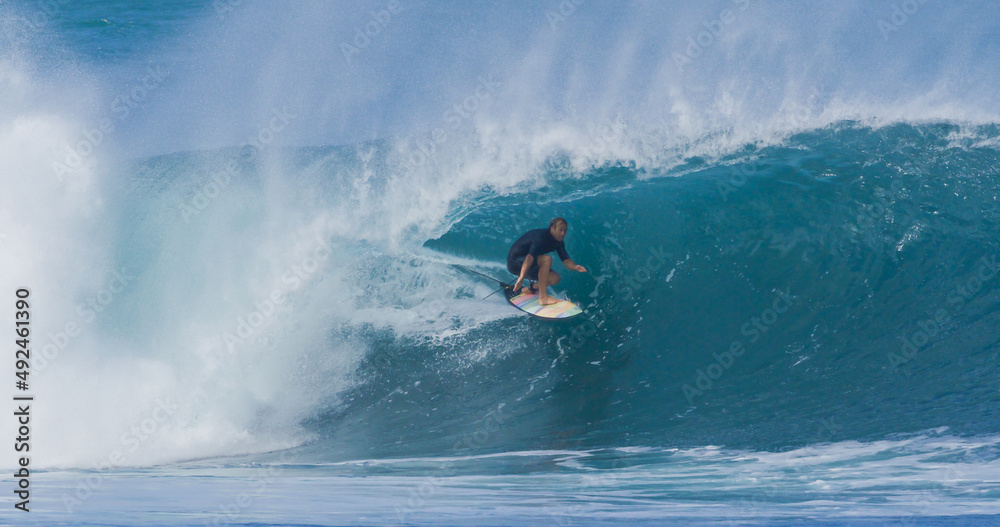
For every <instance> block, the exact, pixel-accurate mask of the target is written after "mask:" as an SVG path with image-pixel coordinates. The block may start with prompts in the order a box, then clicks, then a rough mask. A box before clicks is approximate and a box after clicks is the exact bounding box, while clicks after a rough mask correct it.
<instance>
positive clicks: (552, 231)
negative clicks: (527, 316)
mask: <svg viewBox="0 0 1000 527" xmlns="http://www.w3.org/2000/svg"><path fill="white" fill-rule="evenodd" d="M567 227H568V224H567V223H566V219H565V218H553V219H552V221H550V222H549V228H548V229H532V230H530V231H528V232H526V233H524V235H523V236H521V237H520V238H518V239H517V241H516V242H514V245H511V246H510V251H508V252H507V270H508V271H510V273H511V274H515V275H517V281H516V282H514V286H513V287H514V292H515V293H517V292H519V291H521V289H522V288H524V285H523V284H524V280H525V279H527V280H528V281H529V282H530V285H529V286H528V288H527V289H528V290H530V291H531V292H532V293H536V292H537V293H538V303H539V304H541V305H543V306H548V305H552V304H555V303H556V302H558V300H556V299H554V298H551V297H549V293H548V291H547V290H546V288H547V287H548V286H550V285H556V284H558V283H559V280H561V279H562V277H561V276H559V273H557V272H555V271H553V270H552V257H551V256H549V254H548V253H550V252H552V251H555V252H556V253H557V254H558V255H559V259H560V260H562V263H563V265H565V266H566V268H567V269H571V270H573V271H578V272H581V273H586V272H587V269H585V268H584V267H583V266H582V265H577V264H576V263H575V262H574V261H573V260H571V259H570V257H569V254H567V253H566V247H565V245H563V238H564V237H566V228H567ZM534 282H538V288H537V289H536V288H535V284H534Z"/></svg>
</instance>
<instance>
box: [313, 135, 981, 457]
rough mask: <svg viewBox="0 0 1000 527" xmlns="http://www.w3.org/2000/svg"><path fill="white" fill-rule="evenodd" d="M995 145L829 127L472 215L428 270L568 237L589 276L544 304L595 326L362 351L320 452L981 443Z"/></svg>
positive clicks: (487, 328) (548, 189)
mask: <svg viewBox="0 0 1000 527" xmlns="http://www.w3.org/2000/svg"><path fill="white" fill-rule="evenodd" d="M997 133H998V129H997V128H996V127H993V126H987V127H982V128H975V129H967V128H963V127H960V126H957V125H950V124H928V125H918V126H915V125H893V126H887V127H882V128H877V129H873V128H870V127H866V126H861V125H858V124H855V123H842V124H840V125H837V126H833V127H829V128H826V129H822V130H814V131H810V132H806V133H801V134H797V135H794V136H792V137H790V138H789V139H788V140H787V141H786V142H785V143H784V144H782V145H780V146H768V147H762V148H754V147H747V148H746V149H744V150H742V151H740V152H738V153H734V154H732V155H729V156H725V157H723V158H720V159H717V160H712V161H706V160H705V159H701V158H691V159H688V160H687V162H686V163H685V164H684V165H683V166H682V167H677V168H674V169H672V170H671V171H669V174H664V173H649V172H643V171H639V170H636V169H632V168H628V167H626V166H619V167H609V168H605V169H597V170H591V171H587V172H584V173H583V174H576V173H573V172H571V171H569V170H565V171H564V170H560V169H558V168H553V169H551V170H550V171H549V172H548V173H547V177H548V178H549V184H548V185H547V186H545V187H544V188H543V189H541V190H538V191H534V192H528V193H523V194H516V195H513V196H511V195H505V196H490V195H488V194H486V195H479V196H476V198H475V199H474V201H475V202H476V203H477V205H476V207H475V209H474V210H472V211H470V212H469V213H468V214H465V215H464V216H463V217H462V218H461V220H459V221H456V222H455V223H454V224H453V225H452V226H451V227H450V228H449V229H448V231H447V232H446V233H444V234H443V235H441V236H440V237H438V238H436V239H433V240H429V241H427V242H426V243H425V244H424V245H425V247H427V248H429V249H432V250H434V251H435V253H436V254H439V255H442V256H440V257H441V258H442V259H445V260H447V259H448V258H449V257H459V258H463V259H467V260H473V261H480V262H497V261H498V260H499V259H500V258H502V256H503V252H504V250H505V249H506V247H507V246H508V244H509V243H510V242H511V241H512V239H513V238H515V237H516V236H518V235H519V234H520V233H521V232H522V231H524V230H526V229H528V228H532V227H535V226H544V225H545V224H547V219H548V218H549V217H550V216H555V215H563V216H565V217H567V218H570V234H569V236H568V238H567V240H568V241H567V244H568V247H569V251H570V254H571V256H572V257H573V258H574V260H575V261H577V262H582V263H584V264H585V265H588V266H589V267H590V269H591V271H592V272H591V273H590V274H587V275H581V274H576V273H572V272H564V274H565V275H568V276H566V280H565V281H564V282H563V284H561V285H560V289H563V290H564V291H565V292H566V294H567V295H568V296H569V297H570V298H574V299H582V300H583V304H584V305H585V307H586V312H587V316H588V318H589V320H587V321H585V322H579V323H569V324H563V325H554V324H552V325H547V324H541V323H537V322H534V321H529V320H524V319H518V318H515V319H504V320H503V321H501V322H495V323H490V324H485V325H482V326H477V327H475V328H474V329H470V330H468V331H467V332H465V333H464V334H462V335H460V336H458V335H456V336H452V337H449V338H447V339H445V342H437V340H435V339H430V340H427V341H421V340H410V339H402V340H401V339H399V338H398V337H396V336H395V335H393V334H391V333H378V332H375V333H373V334H372V335H370V336H369V337H368V339H369V340H368V342H369V350H370V351H369V354H368V355H367V356H366V359H365V361H364V363H363V364H362V365H361V366H360V368H361V371H362V372H363V373H362V377H363V378H366V379H368V380H367V381H366V382H364V383H362V384H361V385H358V386H356V387H354V388H352V390H351V391H350V392H349V393H350V395H349V398H350V399H351V400H352V401H353V402H352V403H351V404H350V405H349V406H347V407H346V408H343V409H341V410H339V411H336V412H334V413H333V414H332V415H330V416H322V417H318V418H317V420H316V421H317V425H318V426H320V427H321V428H322V429H323V430H325V431H326V435H327V436H329V437H330V439H329V440H326V441H324V442H323V444H324V448H325V445H334V444H338V443H340V442H341V440H342V439H341V438H342V437H343V436H344V435H345V434H346V436H347V437H349V438H350V439H349V440H346V441H347V442H348V443H350V444H352V445H354V446H357V445H364V449H365V450H367V452H365V453H364V454H361V455H365V456H371V457H381V456H385V455H419V454H426V453H427V452H428V451H441V450H447V449H448V448H450V446H451V445H453V444H454V443H455V442H456V440H459V439H460V438H461V437H462V436H463V434H465V433H466V432H467V431H468V429H469V426H470V423H469V418H470V416H471V417H474V418H478V419H479V420H485V421H483V422H488V421H489V420H490V419H496V418H497V417H498V415H503V416H506V418H507V419H509V421H507V422H505V423H504V426H503V427H502V428H501V430H500V432H499V433H498V435H497V436H496V437H491V439H490V449H491V450H496V451H509V450H558V449H564V448H569V449H586V448H607V447H616V446H657V447H691V446H699V445H709V444H724V445H727V446H729V447H734V448H742V449H759V450H781V449H785V448H793V447H794V448H797V447H801V446H804V445H808V444H812V443H823V442H829V441H843V440H858V441H869V440H877V439H879V438H883V437H886V436H889V435H891V434H896V433H916V432H919V431H921V430H926V429H931V428H938V427H948V428H949V429H950V430H951V431H952V433H955V434H959V435H962V436H978V435H991V434H995V433H996V432H997V431H998V426H1000V422H998V421H997V418H996V415H995V412H994V411H993V408H994V407H995V405H996V403H997V402H998V401H997V397H998V395H997V393H996V390H995V386H996V382H997V380H998V378H997V375H998V370H997V368H995V367H994V365H995V361H996V352H997V350H996V342H997V337H996V335H995V331H992V330H991V329H990V328H992V327H995V324H996V322H997V317H998V316H1000V310H998V300H1000V295H998V284H1000V277H997V276H996V275H997V269H998V260H997V255H998V250H1000V248H998V245H997V240H996V237H995V235H994V234H995V233H996V232H997V220H998V212H997V209H996V207H995V196H996V195H997V191H998V190H1000V189H998V185H1000V177H998V176H1000V173H998V171H997V168H996V166H997V165H996V162H997V161H998V153H997V150H996V148H995V146H994V145H995V144H996V139H997ZM667 175H670V176H673V177H664V176H667ZM481 269H483V270H489V271H492V272H493V273H494V274H495V275H497V276H499V277H506V276H505V271H501V270H500V267H499V265H497V264H495V263H493V264H486V263H484V264H483V266H482V267H481ZM560 272H563V271H562V270H561V269H560ZM394 282H395V281H394ZM449 282H451V283H455V282H468V284H469V285H468V286H466V287H470V288H471V287H473V286H474V284H475V282H476V279H475V277H474V276H471V275H463V274H462V273H460V272H452V273H451V278H450V279H449ZM488 285H489V284H483V285H480V286H476V289H474V290H470V292H469V294H468V296H470V297H474V296H476V295H478V296H482V294H483V292H484V291H488V288H486V289H484V286H488ZM394 286H395V283H394ZM463 302H464V301H463ZM495 303H497V304H500V302H499V301H495ZM444 311H445V313H449V312H451V313H453V315H452V316H455V317H460V316H461V314H462V311H461V310H460V309H454V310H453V309H452V308H449V307H445V309H444ZM465 325H466V324H465V323H464V322H463V321H461V320H459V319H458V318H456V323H455V327H456V329H461V328H462V327H464V326H465ZM470 356H471V357H475V358H476V361H475V362H474V364H469V358H470ZM480 356H481V358H479V357H480ZM498 405H499V407H500V408H499V409H498ZM406 409H411V410H406ZM496 412H500V414H497V415H494V414H496ZM348 430H350V431H348ZM355 433H360V434H363V437H364V440H363V441H357V440H356V439H355V438H354V436H353V434H355ZM369 433H373V434H372V435H368V434H369ZM327 441H328V442H327Z"/></svg>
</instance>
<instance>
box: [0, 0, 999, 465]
mask: <svg viewBox="0 0 1000 527" xmlns="http://www.w3.org/2000/svg"><path fill="white" fill-rule="evenodd" d="M105 4H107V5H105ZM46 5H48V4H46ZM56 5H57V7H53V6H56ZM164 5H165V6H166V7H163V11H154V12H155V13H156V14H153V13H154V12H150V11H148V10H147V8H137V7H128V6H123V5H120V4H119V3H116V2H111V3H102V2H94V3H90V4H87V5H83V6H76V5H75V4H63V3H58V2H57V3H55V4H53V6H49V11H46V10H41V11H39V10H36V9H34V8H32V7H31V6H26V5H20V6H13V7H12V6H8V5H4V6H3V7H2V8H0V15H2V27H3V28H4V29H6V31H4V35H5V37H4V40H3V41H0V44H2V45H3V48H2V52H3V53H2V55H0V65H2V66H3V69H2V70H0V97H2V98H3V99H4V100H6V101H10V104H7V105H4V106H3V107H2V108H0V165H3V166H5V167H8V168H5V169H4V172H3V173H2V178H3V185H4V189H5V192H4V195H3V197H2V198H0V199H2V203H3V208H2V209H0V234H2V236H0V266H2V267H3V269H5V273H4V275H3V277H2V278H0V288H2V290H4V291H13V290H15V289H16V288H18V287H22V286H27V287H30V288H31V290H32V295H33V298H35V299H36V302H37V304H38V305H39V307H38V315H39V320H38V323H37V328H36V334H37V335H38V339H39V340H38V342H37V346H38V350H37V353H36V357H35V359H34V362H33V368H34V369H35V371H36V373H37V377H36V380H35V381H34V385H33V386H34V389H35V390H37V392H38V393H40V394H42V393H44V394H49V396H48V397H49V399H48V400H49V401H50V403H48V404H49V405H50V406H49V407H48V408H47V410H46V412H45V413H44V414H40V415H39V416H38V423H39V427H40V429H45V430H53V431H61V432H65V433H64V434H61V433H45V434H40V435H39V437H38V439H37V443H36V444H35V445H33V446H34V447H36V448H37V449H38V451H39V452H40V454H39V459H40V460H45V461H44V463H45V464H46V466H49V467H54V468H81V467H83V468H89V467H92V466H94V465H95V464H100V463H102V462H105V461H106V460H107V459H109V457H110V454H111V453H113V452H115V451H123V452H126V454H125V455H124V458H123V459H124V460H123V461H122V462H121V463H120V465H122V466H150V465H161V464H169V463H178V462H188V461H191V460H199V459H206V458H210V459H223V460H225V461H223V463H239V462H241V461H239V459H240V458H231V457H230V456H239V455H250V456H255V457H260V458H266V457H267V455H271V456H278V455H279V454H274V452H295V455H296V456H298V459H299V460H300V461H302V462H303V463H316V464H322V463H330V462H343V461H344V460H357V459H386V458H397V457H406V458H416V459H424V458H430V457H440V456H450V455H462V456H465V455H470V454H475V455H488V454H493V453H511V452H531V451H573V452H587V451H602V452H603V451H608V450H609V449H610V450H613V449H637V448H638V449H652V451H655V452H670V451H671V449H682V450H683V451H684V452H692V451H693V452H698V451H699V450H698V449H702V448H709V447H714V446H718V445H722V446H724V447H725V448H727V449H730V451H731V452H747V451H755V452H757V451H763V452H778V451H785V450H794V449H801V448H805V447H808V446H809V445H817V444H823V445H826V444H834V445H840V446H843V445H853V444H855V443H864V444H869V443H871V444H876V443H877V442H878V441H882V440H886V439H887V438H889V440H892V441H896V440H899V441H904V442H905V441H907V439H900V438H911V437H922V436H923V435H927V436H932V437H934V438H939V437H945V438H949V437H955V438H959V439H960V440H961V441H967V440H968V441H970V442H971V443H970V444H972V443H975V444H976V445H978V446H976V447H975V448H972V449H973V450H977V451H978V452H979V453H980V454H981V456H980V457H978V458H976V459H977V460H978V461H977V462H980V463H984V464H987V465H988V464H989V463H994V462H995V454H994V452H995V450H996V442H995V440H994V439H992V438H995V437H997V436H998V434H1000V420H998V419H1000V418H998V416H997V413H996V410H995V409H996V408H997V404H998V403H1000V394H998V393H997V391H996V388H995V387H996V386H997V382H998V381H1000V379H998V375H1000V373H998V368H997V367H996V363H997V358H998V357H997V353H998V346H997V343H998V337H997V334H996V331H995V328H996V327H997V322H998V320H997V319H998V317H1000V308H998V301H1000V294H998V291H1000V289H998V284H1000V277H998V276H997V270H998V269H1000V264H998V257H1000V247H998V243H1000V242H998V239H997V236H996V234H997V232H998V228H997V227H998V226H997V220H998V209H997V202H996V196H998V195H1000V188H998V187H1000V173H998V170H1000V169H998V168H997V167H998V166H1000V165H998V161H1000V126H998V124H997V123H998V122H1000V118H998V116H997V109H996V105H995V87H996V86H997V85H998V82H1000V57H998V56H997V55H996V53H995V51H996V50H995V49H994V48H995V46H993V45H992V43H993V42H996V41H997V40H996V39H997V30H996V28H997V27H1000V26H998V25H997V23H996V22H997V14H996V10H995V9H992V7H990V8H989V9H987V8H986V7H985V6H988V5H991V4H985V3H984V4H979V3H964V4H962V5H961V6H948V7H943V6H936V4H932V3H915V4H913V5H914V6H917V8H916V10H915V11H914V10H912V9H911V7H913V6H910V7H907V10H909V11H912V12H907V13H903V12H902V11H900V12H901V13H903V15H905V16H903V15H899V14H897V13H896V11H897V10H898V9H897V6H894V4H892V3H875V4H872V3H870V2H839V3H837V4H836V6H833V5H824V6H819V7H809V8H806V7H802V6H795V5H791V4H788V5H786V4H781V5H774V6H768V8H767V9H765V8H764V7H763V6H757V5H756V4H755V3H751V2H744V1H739V0H736V1H731V2H714V3H712V2H709V3H704V4H703V5H701V4H700V5H698V6H688V7H685V8H683V9H676V8H671V7H668V6H653V5H649V4H646V3H637V4H626V5H623V6H620V8H619V7H614V8H612V7H609V6H591V5H589V4H581V3H576V2H568V3H567V2H562V3H561V4H556V5H554V6H544V5H536V4H535V3H525V4H523V5H521V6H520V8H521V9H510V8H509V7H503V8H500V7H483V8H482V12H480V11H476V13H471V12H468V11H465V10H466V9H467V8H465V7H456V6H437V5H434V6H417V5H409V4H397V3H394V2H388V3H385V4H379V5H374V6H373V5H370V4H364V3H356V4H348V3H345V4H344V5H343V6H342V9H340V10H337V11H336V12H332V11H331V10H330V8H329V6H328V5H327V4H326V3H322V2H319V3H313V2H302V3H299V4H297V6H296V7H294V8H291V7H282V8H277V7H273V6H266V5H250V3H246V4H244V3H241V2H213V3H191V2H167V3H164ZM907 5H909V4H907ZM899 9H902V8H899ZM52 10H54V11H52ZM161 15H162V16H161ZM456 15H467V16H456ZM459 19H461V20H462V22H461V23H459V22H455V20H459ZM803 21H807V22H808V23H803ZM529 22H530V23H529ZM372 24H374V25H372ZM370 25H371V27H375V28H377V29H378V30H377V32H375V30H371V31H369V33H372V32H375V33H377V34H374V35H368V34H365V33H363V32H364V31H368V29H367V28H368V26H370ZM359 28H360V29H359ZM959 29H961V31H959ZM359 31H361V32H362V33H359ZM442 35H446V36H447V38H444V37H442ZM706 35H707V36H706ZM956 35H957V36H956ZM180 42H183V43H184V45H183V46H179V45H178V43H180ZM984 43H985V44H984ZM139 44H142V46H139ZM416 50H419V52H418V51H416ZM872 50H874V51H872ZM554 216H564V217H566V218H568V219H569V235H568V238H567V247H568V250H569V252H570V254H571V255H572V257H573V259H574V260H575V261H577V262H579V263H581V264H583V265H585V266H586V267H587V268H588V269H589V270H590V272H589V273H586V274H576V273H572V272H568V271H566V272H564V275H565V279H564V281H563V282H562V283H561V284H560V285H559V286H558V288H557V289H558V290H559V291H560V292H561V293H562V294H565V295H567V296H569V297H570V298H573V299H577V300H580V301H581V303H582V304H583V305H584V306H585V308H586V313H587V316H586V317H585V318H584V319H582V320H581V321H576V322H571V323H568V324H544V323H540V322H538V321H535V320H530V319H527V318H524V317H520V316H518V315H517V313H516V312H514V311H513V310H512V309H510V308H509V307H508V306H507V305H506V304H505V303H504V302H503V300H502V298H498V297H497V296H493V297H490V298H488V299H486V300H483V297H486V296H487V295H488V294H489V293H490V292H491V291H492V288H491V286H492V285H493V284H491V283H489V282H485V281H483V280H482V279H481V278H478V277H477V276H475V275H472V274H470V273H467V272H464V271H462V270H461V269H459V268H458V267H456V265H455V264H459V265H464V266H467V267H472V268H475V269H476V270H478V271H481V272H485V273H489V274H493V275H495V276H496V277H497V278H501V279H506V278H510V277H508V276H506V272H505V270H504V263H503V261H502V259H503V258H504V256H505V254H506V251H507V249H508V247H509V245H510V243H511V242H512V241H513V240H514V239H515V238H516V237H517V236H519V235H520V234H521V233H523V232H524V231H526V230H527V229H530V228H536V227H540V226H545V225H546V224H547V223H548V220H549V219H550V218H551V217H554ZM8 270H9V271H8ZM558 270H559V272H563V271H564V270H563V269H562V268H561V267H560V268H558ZM4 309H9V306H8V307H5V308H4ZM3 316H4V317H6V318H4V319H10V318H12V315H11V316H10V317H7V315H3ZM109 399H111V400H113V401H114V403H113V404H109V403H108V400H109ZM6 426H8V425H6V424H4V425H2V426H0V433H2V434H8V432H12V431H11V430H8V429H6V428H4V427H6ZM969 438H975V439H974V440H973V439H969ZM959 439H957V440H959ZM984 444H985V445H987V446H983V445H984ZM990 445H992V446H990ZM970 448H971V447H970ZM833 449H834V450H837V451H838V452H839V451H840V450H839V449H838V448H836V447H834V448H833ZM630 451H631V450H630ZM263 453H272V454H267V455H265V454H263ZM923 454H924V452H921V455H923ZM2 462H3V461H2V460H0V463H2ZM720 463H722V462H720ZM548 466H550V464H549V462H548V461H539V462H538V464H537V467H536V468H538V470H543V469H544V467H548ZM539 467H540V468H539ZM489 470H496V471H500V472H504V471H511V472H516V471H519V470H523V467H520V466H518V465H517V464H516V463H510V464H504V463H501V464H499V465H496V466H491V468H490V469H489Z"/></svg>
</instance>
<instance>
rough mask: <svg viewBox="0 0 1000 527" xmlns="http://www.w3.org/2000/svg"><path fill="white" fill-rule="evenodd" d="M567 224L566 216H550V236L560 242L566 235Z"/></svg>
mask: <svg viewBox="0 0 1000 527" xmlns="http://www.w3.org/2000/svg"><path fill="white" fill-rule="evenodd" d="M568 226H569V224H568V223H566V218H552V221H550V222H549V233H551V234H552V237H553V238H555V239H556V241H557V242H561V241H563V238H565V237H566V228H567V227H568Z"/></svg>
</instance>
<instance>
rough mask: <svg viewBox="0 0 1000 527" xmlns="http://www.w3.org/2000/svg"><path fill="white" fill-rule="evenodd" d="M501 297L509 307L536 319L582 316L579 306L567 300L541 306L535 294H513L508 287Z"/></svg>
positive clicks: (561, 318) (564, 318) (560, 318)
mask: <svg viewBox="0 0 1000 527" xmlns="http://www.w3.org/2000/svg"><path fill="white" fill-rule="evenodd" d="M521 291H525V289H522V290H521ZM503 296H505V297H506V298H507V302H510V305H512V306H514V307H516V308H518V309H520V310H521V311H524V312H525V313H527V314H529V315H531V316H533V317H537V318H544V319H549V320H566V319H569V318H573V317H575V316H578V315H581V314H583V310H582V309H580V306H578V305H576V304H574V303H573V302H570V301H569V300H559V301H558V302H556V303H555V304H552V305H548V306H543V305H541V304H539V303H538V294H537V293H530V292H529V293H520V294H515V293H514V291H513V290H512V289H511V288H509V287H505V288H504V290H503Z"/></svg>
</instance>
